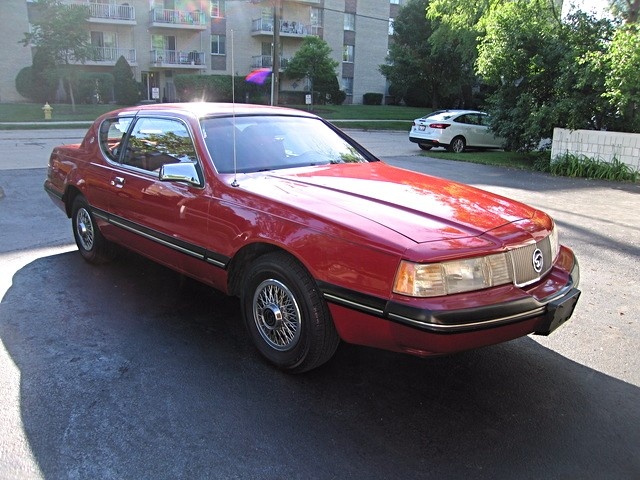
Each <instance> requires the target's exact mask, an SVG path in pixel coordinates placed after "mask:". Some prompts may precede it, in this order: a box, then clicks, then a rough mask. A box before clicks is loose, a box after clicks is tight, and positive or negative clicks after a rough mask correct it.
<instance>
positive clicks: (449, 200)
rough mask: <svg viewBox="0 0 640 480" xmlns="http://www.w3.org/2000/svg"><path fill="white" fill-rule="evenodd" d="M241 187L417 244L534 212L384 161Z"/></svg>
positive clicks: (285, 173)
mask: <svg viewBox="0 0 640 480" xmlns="http://www.w3.org/2000/svg"><path fill="white" fill-rule="evenodd" d="M247 180H249V179H247ZM243 186H244V188H247V189H248V190H251V191H253V192H254V193H256V194H259V195H264V196H270V197H272V198H273V197H275V198H277V199H278V200H280V201H282V202H285V203H288V204H290V205H292V206H294V207H296V208H299V209H305V210H307V211H311V212H314V213H316V214H319V215H322V216H326V217H327V218H331V219H332V220H333V221H334V222H339V223H343V224H345V225H346V226H350V227H352V228H356V229H360V230H362V231H364V232H367V233H369V234H374V233H380V234H381V235H385V233H384V232H385V231H386V232H387V235H388V233H389V230H391V231H394V232H396V233H397V234H399V235H402V236H404V237H406V238H408V239H410V240H412V241H414V242H417V243H424V242H430V241H439V240H443V239H456V238H464V237H469V236H478V235H482V234H483V233H485V232H487V231H489V230H493V229H496V228H498V227H501V226H504V225H506V224H509V223H513V222H516V221H518V220H522V219H526V218H531V217H533V215H534V214H535V212H536V210H535V209H533V208H531V207H528V206H526V205H523V204H521V203H518V202H515V201H513V200H509V199H506V198H504V197H500V196H498V195H494V194H492V193H489V192H485V191H483V190H479V189H477V188H474V187H471V186H469V185H464V184H460V183H456V182H452V181H449V180H445V179H441V178H437V177H432V176H428V175H423V174H419V173H415V172H411V171H408V170H404V169H400V168H396V167H392V166H389V165H387V164H385V163H383V162H373V163H366V164H343V165H328V166H326V167H312V168H308V169H306V168H305V169H290V170H275V171H272V172H267V173H266V174H262V175H260V176H254V177H253V178H251V179H250V180H249V181H248V182H246V181H245V182H243ZM276 192H277V193H276Z"/></svg>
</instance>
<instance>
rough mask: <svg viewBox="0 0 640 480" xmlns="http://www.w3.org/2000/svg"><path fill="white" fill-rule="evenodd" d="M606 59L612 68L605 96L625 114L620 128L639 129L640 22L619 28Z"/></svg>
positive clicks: (633, 130) (622, 114) (636, 130)
mask: <svg viewBox="0 0 640 480" xmlns="http://www.w3.org/2000/svg"><path fill="white" fill-rule="evenodd" d="M606 59H607V60H608V63H609V65H610V72H609V74H608V75H607V78H606V87H607V91H606V93H605V97H606V98H607V99H609V100H610V101H611V103H612V104H613V105H614V106H615V107H616V109H617V113H618V114H619V115H620V117H622V122H621V124H622V125H621V129H624V130H625V131H630V132H638V131H640V82H638V72H640V26H638V25H637V24H627V25H625V26H623V27H621V28H619V29H618V30H617V31H616V33H615V35H614V37H613V40H612V41H611V44H610V47H609V51H608V53H607V56H606Z"/></svg>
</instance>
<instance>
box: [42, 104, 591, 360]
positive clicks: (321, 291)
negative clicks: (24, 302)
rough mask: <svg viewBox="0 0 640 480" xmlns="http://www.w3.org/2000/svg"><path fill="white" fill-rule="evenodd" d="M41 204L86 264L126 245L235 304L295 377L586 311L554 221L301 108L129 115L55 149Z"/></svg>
mask: <svg viewBox="0 0 640 480" xmlns="http://www.w3.org/2000/svg"><path fill="white" fill-rule="evenodd" d="M45 189H46V191H47V193H48V194H49V195H50V196H51V198H52V199H53V201H54V202H55V203H56V204H57V205H59V206H60V208H61V209H62V210H63V211H64V212H65V213H66V214H67V216H69V217H70V218H71V220H72V225H73V234H74V237H75V240H76V243H77V245H78V249H79V250H80V253H81V255H82V256H83V257H84V258H85V259H86V260H87V261H89V262H91V263H101V262H104V261H108V260H109V259H111V258H112V257H113V255H114V252H115V249H114V246H115V245H119V246H123V247H126V248H128V249H131V250H133V251H135V252H138V253H139V254H142V255H144V256H146V257H149V258H151V259H153V260H155V261H157V262H159V263H161V264H163V265H166V266H168V267H170V268H173V269H174V270H176V271H178V272H180V273H183V274H185V275H188V276H190V277H193V278H195V279H197V280H199V281H201V282H204V283H206V284H208V285H210V286H212V287H214V288H216V289H218V290H221V291H223V292H225V293H227V294H229V295H236V296H238V297H239V298H240V301H241V307H242V318H243V319H244V322H245V323H246V326H247V328H248V331H249V333H250V335H251V337H252V339H253V341H254V342H255V344H256V346H257V348H258V350H259V351H260V352H261V353H262V355H264V357H266V358H267V359H268V360H269V361H270V362H272V363H273V364H275V365H276V366H278V367H279V368H282V369H284V370H287V371H291V372H302V371H306V370H309V369H312V368H315V367H318V366H319V365H321V364H323V363H324V362H326V361H327V360H329V359H330V358H331V356H332V355H333V353H334V352H335V350H336V348H337V346H338V343H339V341H340V340H343V341H345V342H349V343H354V344H360V345H368V346H372V347H377V348H382V349H388V350H394V351H398V352H406V353H410V354H414V355H420V356H427V355H437V354H447V353H452V352H457V351H461V350H466V349H471V348H475V347H480V346H484V345H490V344H495V343H498V342H503V341H506V340H510V339H514V338H517V337H521V336H524V335H527V334H530V333H536V334H542V335H547V334H549V333H551V332H552V331H553V330H554V329H556V328H557V327H558V326H559V325H561V324H562V323H563V322H565V321H566V320H568V319H569V317H570V316H571V315H572V313H573V310H574V307H575V305H576V302H577V301H578V297H579V296H580V291H579V290H578V289H577V286H578V281H579V268H578V262H577V261H576V258H575V256H574V254H573V252H572V251H571V250H570V249H569V248H567V247H565V246H561V245H560V244H559V243H558V234H557V230H556V228H555V225H554V222H553V220H552V219H551V218H550V217H549V216H547V215H546V214H544V213H543V212H541V211H539V210H536V209H534V208H531V207H528V206H525V205H522V204H520V203H517V202H515V201H512V200H508V199H506V198H503V197H500V196H497V195H493V194H491V193H487V192H484V191H482V190H478V189H476V188H473V187H470V186H467V185H463V184H459V183H454V182H451V181H448V180H443V179H440V178H435V177H430V176H426V175H422V174H418V173H414V172H410V171H407V170H403V169H399V168H395V167H391V166H389V165H387V164H385V163H383V162H381V161H380V160H378V159H377V158H376V157H374V156H373V155H372V154H371V153H369V152H367V151H366V150H365V149H363V148H362V147H361V146H360V145H358V144H357V143H355V142H354V141H353V140H351V139H350V138H349V137H347V136H346V135H345V134H344V133H342V132H341V131H340V130H338V129H336V128H335V127H333V126H332V125H331V124H329V123H327V122H325V121H324V120H322V119H321V118H318V117H316V116H315V115H312V114H309V113H305V112H302V111H298V110H289V109H284V108H274V107H262V106H251V105H236V106H234V105H227V104H207V103H184V104H158V105H152V106H143V107H139V106H138V107H130V108H125V109H121V110H117V111H114V112H112V113H108V114H106V115H103V116H102V117H100V118H98V119H97V120H96V121H95V123H94V125H93V126H92V127H91V128H90V129H89V131H88V132H87V134H86V136H85V138H84V140H83V141H82V143H81V144H79V145H66V146H61V147H57V148H55V149H54V150H53V152H52V154H51V158H50V161H49V169H48V178H47V180H46V182H45Z"/></svg>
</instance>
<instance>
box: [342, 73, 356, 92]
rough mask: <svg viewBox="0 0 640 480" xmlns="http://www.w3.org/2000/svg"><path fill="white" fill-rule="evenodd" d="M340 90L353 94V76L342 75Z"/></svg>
mask: <svg viewBox="0 0 640 480" xmlns="http://www.w3.org/2000/svg"><path fill="white" fill-rule="evenodd" d="M342 90H344V93H346V94H347V95H353V77H342Z"/></svg>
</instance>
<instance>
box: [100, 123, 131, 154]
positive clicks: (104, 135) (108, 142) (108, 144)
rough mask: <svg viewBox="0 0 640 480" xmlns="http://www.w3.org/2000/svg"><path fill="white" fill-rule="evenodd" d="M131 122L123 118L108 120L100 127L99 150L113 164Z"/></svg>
mask: <svg viewBox="0 0 640 480" xmlns="http://www.w3.org/2000/svg"><path fill="white" fill-rule="evenodd" d="M131 120H132V119H131V118H125V117H118V118H108V119H107V120H105V121H104V122H102V124H101V125H100V133H99V137H100V138H99V142H100V149H101V150H102V153H104V155H105V156H106V157H107V158H108V159H109V160H111V161H113V162H117V161H118V158H119V156H120V150H121V146H122V141H123V140H124V136H125V134H126V133H127V130H128V129H129V125H131Z"/></svg>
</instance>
